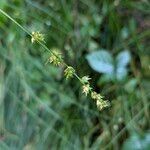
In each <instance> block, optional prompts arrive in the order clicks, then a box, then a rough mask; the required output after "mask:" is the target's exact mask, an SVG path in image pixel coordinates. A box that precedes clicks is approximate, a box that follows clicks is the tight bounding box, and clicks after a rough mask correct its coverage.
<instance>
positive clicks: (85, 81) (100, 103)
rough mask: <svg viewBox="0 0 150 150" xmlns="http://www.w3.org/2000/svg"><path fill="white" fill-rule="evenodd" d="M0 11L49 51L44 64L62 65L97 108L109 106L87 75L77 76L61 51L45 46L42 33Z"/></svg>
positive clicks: (34, 41)
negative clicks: (95, 89)
mask: <svg viewBox="0 0 150 150" xmlns="http://www.w3.org/2000/svg"><path fill="white" fill-rule="evenodd" d="M0 13H1V14H3V15H4V16H5V17H7V18H8V19H10V20H11V21H12V22H13V23H15V24H16V25H17V26H18V27H20V28H21V29H22V30H23V31H24V32H26V33H27V34H28V35H29V36H30V37H31V42H32V43H38V44H39V45H40V46H41V47H43V48H44V49H45V50H46V51H48V52H49V54H50V56H49V58H48V60H47V62H46V64H48V63H50V64H52V65H54V66H56V67H64V68H65V69H64V77H65V78H66V79H67V80H68V79H70V78H73V77H75V78H77V79H78V80H79V82H80V83H81V86H82V93H83V94H84V95H85V96H90V97H91V99H93V100H94V101H95V103H96V105H97V108H98V109H99V110H100V111H101V110H103V109H104V108H106V107H108V106H110V103H109V101H108V100H104V97H103V96H102V95H101V94H100V93H97V92H96V91H94V90H93V88H92V87H91V85H90V82H89V80H90V79H91V78H90V77H89V76H88V75H85V76H83V77H79V75H77V73H76V71H75V69H74V68H73V67H72V66H70V65H68V64H66V63H65V61H64V59H63V55H62V53H61V52H59V51H57V50H55V49H54V50H53V51H52V50H50V49H49V48H48V47H47V46H46V42H45V39H44V35H43V34H42V33H40V32H39V31H33V32H32V33H30V32H29V31H28V30H27V29H26V28H24V27H23V26H22V25H20V24H19V23H18V22H17V21H16V20H14V19H13V18H12V17H11V16H10V15H9V14H7V13H6V12H4V11H3V10H2V9H0Z"/></svg>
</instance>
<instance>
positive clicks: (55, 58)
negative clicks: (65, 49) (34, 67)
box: [48, 50, 63, 66]
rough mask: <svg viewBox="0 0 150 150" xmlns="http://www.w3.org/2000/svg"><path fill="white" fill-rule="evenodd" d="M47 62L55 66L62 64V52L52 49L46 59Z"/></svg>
mask: <svg viewBox="0 0 150 150" xmlns="http://www.w3.org/2000/svg"><path fill="white" fill-rule="evenodd" d="M48 62H50V63H52V64H53V65H55V66H60V65H62V64H63V58H62V54H61V53H60V52H58V51H56V50H53V53H51V56H50V57H49V59H48Z"/></svg>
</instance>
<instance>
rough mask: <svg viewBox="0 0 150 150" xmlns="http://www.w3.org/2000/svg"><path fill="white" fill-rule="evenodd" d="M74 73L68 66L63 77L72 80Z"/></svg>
mask: <svg viewBox="0 0 150 150" xmlns="http://www.w3.org/2000/svg"><path fill="white" fill-rule="evenodd" d="M74 73H75V70H74V68H73V67H71V66H68V67H67V68H66V69H65V71H64V75H65V77H66V79H69V78H72V77H73V75H74Z"/></svg>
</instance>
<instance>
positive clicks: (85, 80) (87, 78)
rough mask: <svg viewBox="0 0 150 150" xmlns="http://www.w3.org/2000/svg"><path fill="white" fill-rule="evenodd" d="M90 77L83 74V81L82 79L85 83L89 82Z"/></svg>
mask: <svg viewBox="0 0 150 150" xmlns="http://www.w3.org/2000/svg"><path fill="white" fill-rule="evenodd" d="M90 79H91V78H89V76H83V77H82V78H81V81H82V82H83V83H84V84H88V83H89V80H90Z"/></svg>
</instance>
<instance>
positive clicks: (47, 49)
mask: <svg viewBox="0 0 150 150" xmlns="http://www.w3.org/2000/svg"><path fill="white" fill-rule="evenodd" d="M0 12H1V13H2V14H3V15H4V16H6V17H7V18H9V19H10V20H11V21H12V22H14V23H15V24H16V25H17V26H18V27H20V28H21V29H22V30H23V31H24V32H26V33H27V34H28V35H30V36H31V37H32V34H31V33H30V32H29V31H28V30H27V29H26V28H25V27H23V26H22V25H20V24H19V23H18V22H17V21H16V20H14V19H13V18H12V17H11V16H10V15H8V14H7V13H6V12H4V11H3V10H2V9H0ZM36 42H37V43H38V44H39V45H41V46H42V47H43V48H44V49H45V50H46V51H48V52H50V53H51V54H53V55H55V53H53V52H52V51H51V50H50V49H49V48H48V47H47V46H46V45H45V44H43V42H41V41H39V40H36ZM55 56H56V57H58V56H57V55H55ZM63 64H64V65H65V66H66V67H68V66H69V65H67V64H66V63H65V62H64V63H63ZM74 76H75V77H76V78H77V79H78V80H79V81H80V82H81V81H82V80H81V78H80V77H79V76H78V75H77V74H76V73H74ZM81 83H82V82H81ZM82 84H83V83H82Z"/></svg>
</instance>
